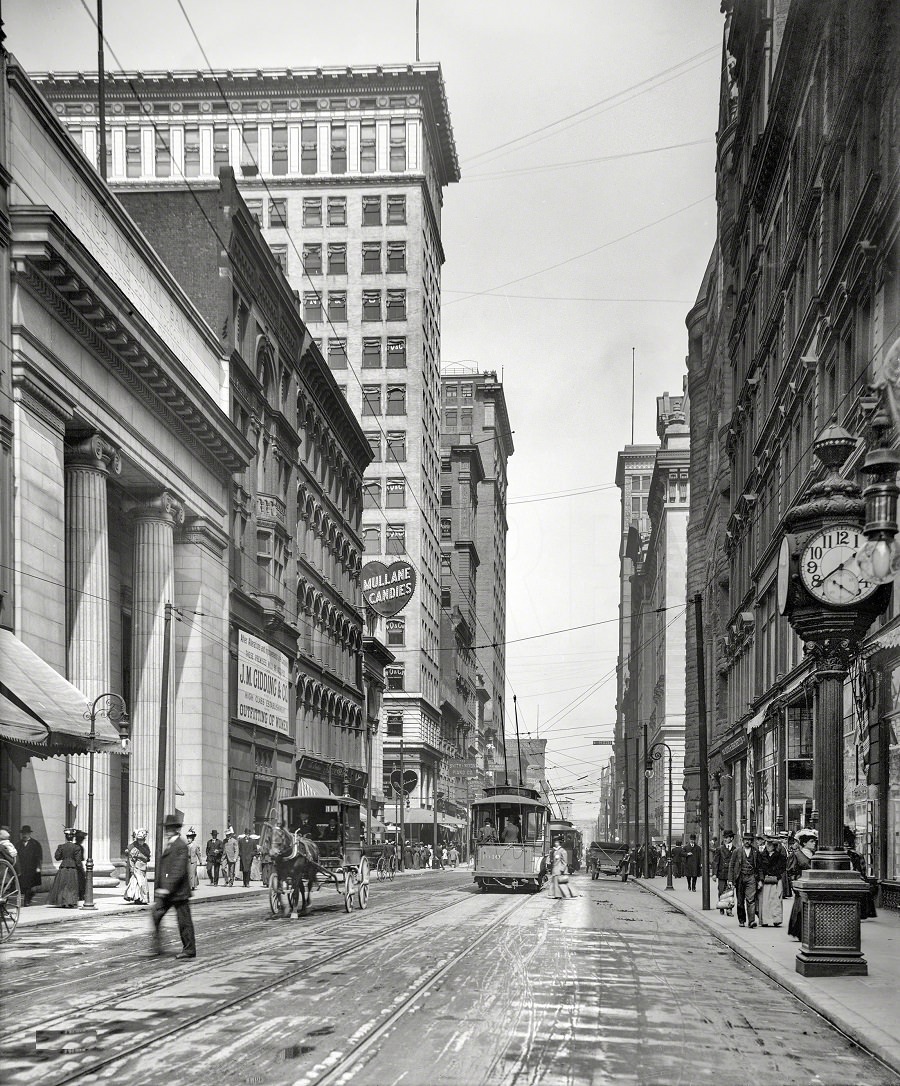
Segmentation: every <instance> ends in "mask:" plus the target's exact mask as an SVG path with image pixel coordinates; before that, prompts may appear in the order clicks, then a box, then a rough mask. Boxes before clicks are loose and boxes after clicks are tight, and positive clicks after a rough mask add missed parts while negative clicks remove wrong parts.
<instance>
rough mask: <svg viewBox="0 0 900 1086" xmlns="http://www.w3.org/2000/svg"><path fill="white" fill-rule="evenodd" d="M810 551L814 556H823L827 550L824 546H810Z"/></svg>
mask: <svg viewBox="0 0 900 1086" xmlns="http://www.w3.org/2000/svg"><path fill="white" fill-rule="evenodd" d="M809 553H810V556H811V557H812V558H821V557H822V555H823V554H824V553H825V551H824V549H823V548H822V547H810V548H809Z"/></svg>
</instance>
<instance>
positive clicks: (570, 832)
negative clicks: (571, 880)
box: [550, 818, 584, 875]
mask: <svg viewBox="0 0 900 1086" xmlns="http://www.w3.org/2000/svg"><path fill="white" fill-rule="evenodd" d="M557 838H558V839H559V842H560V844H561V845H562V846H563V848H564V849H565V850H566V855H567V856H568V858H569V874H570V875H572V874H574V873H575V872H576V871H580V870H581V863H582V859H583V856H584V839H583V837H582V834H581V830H579V829H578V828H577V827H576V826H573V825H572V823H571V822H569V821H568V820H567V819H565V818H554V819H553V820H552V821H551V822H550V841H551V842H553V841H555V840H556V839H557Z"/></svg>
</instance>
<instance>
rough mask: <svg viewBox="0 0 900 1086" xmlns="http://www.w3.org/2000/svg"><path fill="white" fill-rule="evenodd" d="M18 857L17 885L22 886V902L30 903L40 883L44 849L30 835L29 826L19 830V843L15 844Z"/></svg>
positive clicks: (24, 903)
mask: <svg viewBox="0 0 900 1086" xmlns="http://www.w3.org/2000/svg"><path fill="white" fill-rule="evenodd" d="M16 848H17V849H18V852H19V859H18V861H17V863H16V867H17V868H18V871H19V886H20V887H21V888H22V904H23V905H30V904H31V899H32V898H33V897H34V892H35V890H37V889H38V888H39V887H40V885H41V864H42V863H43V862H44V850H43V849H42V848H41V843H40V841H36V840H35V839H34V838H33V837H32V836H31V826H23V827H22V829H21V830H20V831H19V843H18V845H17V846H16Z"/></svg>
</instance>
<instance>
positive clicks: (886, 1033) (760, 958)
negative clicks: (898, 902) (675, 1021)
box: [629, 878, 900, 1073]
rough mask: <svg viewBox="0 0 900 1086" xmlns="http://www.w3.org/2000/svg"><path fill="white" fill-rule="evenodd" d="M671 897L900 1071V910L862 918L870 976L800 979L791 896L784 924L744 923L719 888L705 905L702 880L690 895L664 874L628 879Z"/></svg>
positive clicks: (673, 902) (666, 898)
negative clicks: (720, 897) (725, 904)
mask: <svg viewBox="0 0 900 1086" xmlns="http://www.w3.org/2000/svg"><path fill="white" fill-rule="evenodd" d="M629 881H631V882H634V883H636V884H637V885H638V886H641V887H642V888H644V889H646V890H649V891H650V892H651V893H654V894H656V895H657V897H661V898H662V899H663V900H664V901H667V902H669V904H671V905H672V906H673V907H675V908H677V909H679V910H680V911H681V912H683V913H684V914H685V915H686V916H689V917H691V919H693V920H695V921H696V922H697V923H698V924H700V925H702V926H703V927H704V928H706V930H707V931H709V932H711V933H712V934H713V935H715V936H716V938H718V939H720V940H721V941H722V942H723V943H725V944H726V945H727V946H729V947H731V949H732V950H733V951H735V953H737V954H740V956H741V957H742V958H744V959H746V960H747V961H748V962H750V964H751V965H754V966H756V968H757V969H759V970H761V971H762V972H763V973H765V974H766V975H767V976H768V977H771V979H772V980H774V981H775V982H776V983H777V984H780V985H781V986H782V987H783V988H786V989H787V990H788V991H789V992H791V993H793V995H795V996H796V997H797V998H798V999H799V1000H801V1001H802V1002H803V1003H805V1004H807V1006H809V1007H812V1008H813V1010H815V1011H817V1012H818V1013H819V1014H820V1015H822V1017H823V1018H824V1019H825V1020H826V1021H828V1022H830V1023H831V1024H832V1025H833V1026H836V1027H837V1028H838V1029H839V1030H840V1031H841V1032H842V1033H845V1034H846V1035H847V1036H848V1037H850V1038H851V1039H852V1040H853V1041H855V1042H856V1043H857V1044H858V1045H859V1046H860V1047H861V1048H864V1049H865V1050H866V1051H867V1052H870V1053H872V1055H874V1056H877V1057H878V1059H880V1060H882V1061H883V1062H884V1063H886V1064H887V1065H888V1066H889V1067H891V1068H892V1069H893V1070H894V1071H896V1072H898V1073H900V1013H898V1011H897V983H898V980H900V915H898V914H897V913H895V912H893V911H892V910H885V909H879V910H878V916H877V917H876V918H874V919H873V920H864V921H863V923H862V951H863V955H864V957H865V959H866V961H867V962H868V965H869V975H868V976H867V977H810V978H807V977H802V976H801V975H800V974H799V973H798V972H797V971H796V968H795V959H796V956H797V951H798V950H799V949H800V944H799V942H798V941H797V940H796V939H792V938H791V937H790V936H789V935H788V933H787V921H788V917H789V915H790V907H791V903H790V902H789V901H785V903H784V906H785V909H784V926H783V927H781V928H762V927H756V928H741V927H738V922H737V916H733V917H728V916H722V915H720V914H719V911H718V909H716V908H715V902H716V897H717V894H716V887H715V883H713V885H712V886H711V887H710V900H711V903H712V908H711V909H710V910H709V911H708V912H704V911H703V909H702V894H701V889H700V882H699V880H698V882H697V889H696V890H695V891H694V892H693V893H691V892H689V891H688V889H687V884H686V881H685V880H684V879H675V889H674V890H666V880H665V879H664V878H655V879H634V878H632V879H630V880H629Z"/></svg>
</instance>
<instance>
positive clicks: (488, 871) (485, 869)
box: [469, 784, 550, 893]
mask: <svg viewBox="0 0 900 1086" xmlns="http://www.w3.org/2000/svg"><path fill="white" fill-rule="evenodd" d="M470 813H471V818H470V821H469V825H470V826H471V841H470V846H471V852H472V855H473V856H474V857H475V874H474V879H475V883H476V885H477V886H478V888H479V889H480V890H482V891H486V890H489V889H492V888H493V887H498V888H500V889H506V890H519V889H528V890H531V891H532V892H533V893H536V892H537V891H538V890H540V889H541V887H542V886H543V885H544V883H545V882H546V881H547V856H548V854H549V851H550V837H549V830H550V808H549V807H548V806H547V804H546V803H545V802H544V800H543V799H541V796H540V793H539V792H538V791H537V790H536V789H534V788H527V787H526V786H524V785H509V784H507V785H503V786H493V787H488V788H485V790H484V798H482V799H476V800H475V801H474V802H473V803H472V805H471V808H470Z"/></svg>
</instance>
